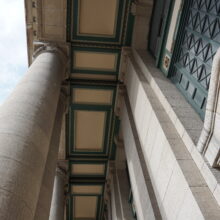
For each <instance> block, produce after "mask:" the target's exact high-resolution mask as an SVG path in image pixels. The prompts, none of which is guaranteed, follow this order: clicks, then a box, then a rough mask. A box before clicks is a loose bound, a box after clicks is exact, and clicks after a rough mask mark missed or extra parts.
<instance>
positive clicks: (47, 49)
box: [33, 43, 68, 66]
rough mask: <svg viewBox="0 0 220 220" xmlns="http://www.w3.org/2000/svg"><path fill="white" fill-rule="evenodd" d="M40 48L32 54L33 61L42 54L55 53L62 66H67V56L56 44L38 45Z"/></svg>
mask: <svg viewBox="0 0 220 220" xmlns="http://www.w3.org/2000/svg"><path fill="white" fill-rule="evenodd" d="M39 45H42V46H40V47H39V48H38V49H37V50H36V51H35V52H34V54H33V60H35V59H36V58H37V57H38V56H39V55H40V54H42V53H56V54H58V55H59V57H60V59H61V62H62V63H63V65H64V66H66V65H67V60H68V58H67V54H66V52H64V51H63V50H62V49H61V48H60V47H59V46H58V45H57V44H54V43H39Z"/></svg>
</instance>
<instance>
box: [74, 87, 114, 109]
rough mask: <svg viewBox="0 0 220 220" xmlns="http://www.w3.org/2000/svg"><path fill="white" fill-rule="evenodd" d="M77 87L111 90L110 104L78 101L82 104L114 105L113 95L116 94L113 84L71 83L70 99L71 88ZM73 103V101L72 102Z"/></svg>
mask: <svg viewBox="0 0 220 220" xmlns="http://www.w3.org/2000/svg"><path fill="white" fill-rule="evenodd" d="M75 88H76V89H77V88H83V89H94V90H109V91H112V101H111V104H107V103H106V104H102V103H91V104H90V103H88V104H87V103H86V104H84V103H80V104H82V105H109V106H112V107H113V106H114V103H115V96H116V87H115V86H111V85H108V86H105V85H91V84H90V85H88V84H84V85H83V84H81V85H79V84H74V83H73V84H71V86H70V89H71V92H70V96H71V101H72V99H73V93H72V90H73V89H75ZM72 104H74V103H72Z"/></svg>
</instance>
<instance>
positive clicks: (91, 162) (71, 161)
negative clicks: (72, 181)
mask: <svg viewBox="0 0 220 220" xmlns="http://www.w3.org/2000/svg"><path fill="white" fill-rule="evenodd" d="M73 164H102V165H104V166H105V169H104V174H100V175H98V174H88V175H87V174H83V175H81V174H79V175H78V174H77V175H75V174H71V166H72V165H73ZM107 169H108V161H106V160H101V161H100V160H95V161H91V160H83V161H82V160H80V161H76V160H70V161H69V170H70V178H73V177H74V178H76V177H86V178H91V177H92V178H95V177H103V178H105V177H106V174H107Z"/></svg>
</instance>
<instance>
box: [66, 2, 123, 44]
mask: <svg viewBox="0 0 220 220" xmlns="http://www.w3.org/2000/svg"><path fill="white" fill-rule="evenodd" d="M125 3H126V0H118V4H119V5H118V14H117V18H116V19H117V24H116V33H115V37H103V36H100V37H98V36H93V35H92V34H91V36H90V35H89V34H88V35H87V36H79V35H77V31H78V26H79V25H78V11H79V10H78V9H79V0H72V4H71V6H70V7H71V11H72V12H73V13H72V16H71V23H72V27H71V29H72V31H71V41H86V42H99V43H100V42H102V43H116V44H120V43H121V38H122V30H123V28H122V27H123V23H124V21H123V20H124V16H123V15H124V13H125Z"/></svg>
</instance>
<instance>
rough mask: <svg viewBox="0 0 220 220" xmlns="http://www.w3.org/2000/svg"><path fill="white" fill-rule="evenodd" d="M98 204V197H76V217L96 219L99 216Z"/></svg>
mask: <svg viewBox="0 0 220 220" xmlns="http://www.w3.org/2000/svg"><path fill="white" fill-rule="evenodd" d="M97 202H98V197H96V196H75V197H74V209H73V210H74V213H73V214H74V217H75V218H92V219H95V218H96V215H97Z"/></svg>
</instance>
